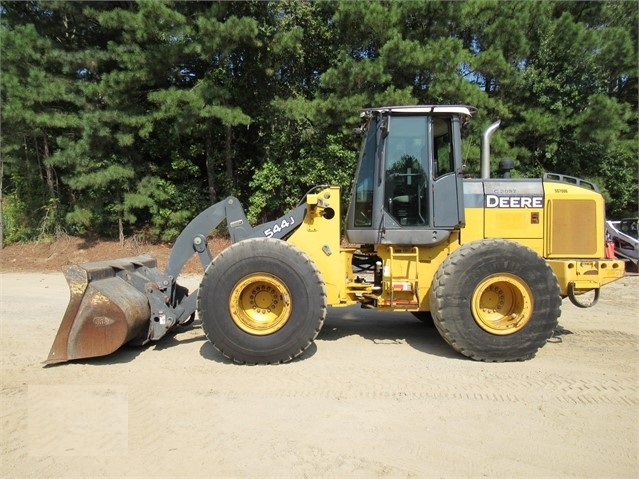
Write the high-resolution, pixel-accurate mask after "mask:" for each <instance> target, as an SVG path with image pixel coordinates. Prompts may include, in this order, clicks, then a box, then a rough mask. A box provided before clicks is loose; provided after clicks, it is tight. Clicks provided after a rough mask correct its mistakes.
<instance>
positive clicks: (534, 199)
mask: <svg viewBox="0 0 639 479" xmlns="http://www.w3.org/2000/svg"><path fill="white" fill-rule="evenodd" d="M543 207H544V198H543V196H497V195H486V208H543Z"/></svg>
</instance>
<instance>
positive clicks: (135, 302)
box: [45, 255, 156, 364]
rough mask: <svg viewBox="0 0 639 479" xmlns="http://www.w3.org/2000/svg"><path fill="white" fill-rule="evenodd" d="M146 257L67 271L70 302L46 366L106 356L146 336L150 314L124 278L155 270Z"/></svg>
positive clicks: (145, 300) (139, 294) (144, 301)
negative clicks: (150, 269) (151, 269)
mask: <svg viewBox="0 0 639 479" xmlns="http://www.w3.org/2000/svg"><path fill="white" fill-rule="evenodd" d="M155 266H156V260H155V259H154V258H153V257H151V256H148V255H142V256H136V257H133V258H122V259H117V260H112V261H100V262H97V263H85V264H81V265H74V266H70V267H68V268H66V269H65V270H64V275H65V277H66V279H67V282H68V283H69V290H70V299H69V305H68V306H67V310H66V312H65V313H64V317H63V318H62V323H61V324H60V328H59V329H58V334H57V335H56V337H55V340H54V341H53V346H51V351H50V352H49V358H48V359H47V360H46V361H45V363H46V364H54V363H60V362H64V361H69V360H72V359H81V358H91V357H96V356H105V355H107V354H110V353H112V352H114V351H116V350H117V349H118V348H120V347H121V346H122V345H123V344H125V343H127V342H129V341H131V340H132V339H136V338H140V337H144V336H145V335H146V334H147V333H148V329H149V321H150V316H151V308H150V306H149V301H148V298H147V296H146V294H144V292H143V291H140V290H139V289H137V288H136V287H134V286H133V285H132V284H131V282H127V281H126V278H127V277H129V276H131V275H135V274H136V273H137V272H138V271H139V272H140V273H142V274H143V272H144V271H146V270H147V269H148V268H154V267H155Z"/></svg>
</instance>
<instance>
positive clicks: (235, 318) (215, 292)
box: [198, 238, 326, 364]
mask: <svg viewBox="0 0 639 479" xmlns="http://www.w3.org/2000/svg"><path fill="white" fill-rule="evenodd" d="M198 314H199V317H200V319H201V320H202V327H203V329H204V332H205V334H206V337H207V338H208V339H209V341H211V343H212V344H213V346H215V348H216V349H218V350H219V351H220V352H221V353H222V354H223V355H224V356H226V357H227V358H229V359H231V360H233V361H234V362H236V363H240V364H273V363H285V362H288V361H290V360H292V359H293V358H295V357H297V356H299V355H300V354H302V353H303V352H304V351H305V350H306V349H307V348H308V347H309V346H310V345H311V344H312V342H313V340H314V339H315V337H316V336H317V334H318V333H319V331H320V329H321V328H322V325H323V324H324V318H325V317H326V288H325V286H324V282H323V280H322V278H321V275H320V273H319V271H318V270H317V268H316V266H315V264H314V263H313V262H312V260H311V259H310V258H309V257H308V256H307V255H306V254H305V253H304V252H302V251H301V250H299V249H298V248H296V247H295V246H293V245H291V244H289V243H286V242H284V241H281V240H276V239H268V238H252V239H247V240H244V241H240V242H238V243H235V244H233V245H231V246H230V247H228V248H227V249H226V250H224V251H223V252H222V253H220V254H219V255H218V256H217V257H216V258H215V259H214V260H213V261H212V262H211V264H210V265H209V266H208V267H207V269H206V272H205V274H204V278H203V279H202V283H201V285H200V289H199V292H198Z"/></svg>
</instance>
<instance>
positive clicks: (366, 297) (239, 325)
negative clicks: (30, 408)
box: [46, 105, 624, 364]
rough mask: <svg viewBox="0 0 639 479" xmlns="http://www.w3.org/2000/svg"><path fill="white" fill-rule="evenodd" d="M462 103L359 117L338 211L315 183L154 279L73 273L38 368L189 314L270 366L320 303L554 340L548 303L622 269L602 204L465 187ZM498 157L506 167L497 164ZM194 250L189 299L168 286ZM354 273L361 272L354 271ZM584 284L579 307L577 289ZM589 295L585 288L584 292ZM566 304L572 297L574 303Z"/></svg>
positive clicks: (183, 252)
mask: <svg viewBox="0 0 639 479" xmlns="http://www.w3.org/2000/svg"><path fill="white" fill-rule="evenodd" d="M474 111H475V110H474V109H473V108H472V107H468V106H459V105H455V106H451V105H440V106H434V105H425V106H397V107H383V108H371V109H366V110H364V111H362V114H361V116H362V127H361V128H360V132H361V134H362V136H363V142H362V148H361V153H360V160H359V166H358V169H357V174H356V178H355V182H354V186H353V189H352V194H351V200H350V204H349V207H348V211H347V214H346V237H347V239H348V242H349V243H350V244H353V245H354V246H352V247H343V246H342V242H341V238H342V231H341V228H340V223H341V221H342V215H341V212H340V190H339V188H338V187H334V186H326V187H324V186H322V187H317V188H316V189H314V190H311V192H309V193H308V194H307V195H306V196H305V198H304V199H303V201H302V202H301V203H300V204H299V206H297V207H296V208H295V209H293V210H292V211H290V212H288V213H287V214H285V215H284V216H282V217H281V218H280V219H278V220H276V221H272V222H270V223H267V224H263V225H260V226H256V227H252V226H250V225H249V223H248V221H247V219H246V216H245V214H244V211H243V209H242V207H241V205H240V203H239V202H238V200H237V199H236V198H233V197H229V198H226V199H225V200H223V201H221V202H219V203H217V204H214V205H213V206H211V207H209V208H208V209H206V210H205V211H203V212H202V213H200V214H199V215H198V216H197V217H196V218H195V219H194V220H193V221H191V223H190V224H189V225H188V226H187V227H186V228H185V229H184V231H183V232H182V233H181V234H180V236H179V237H178V239H177V240H176V242H175V245H174V247H173V249H172V251H171V255H170V257H169V259H168V262H167V265H166V268H165V269H164V271H160V270H159V269H158V268H157V266H156V261H155V259H153V258H152V257H149V256H138V257H133V258H124V259H119V260H114V261H104V262H98V263H90V264H83V265H79V266H72V267H70V268H68V269H67V270H66V271H65V275H66V278H67V281H68V283H69V288H70V291H71V298H70V302H69V306H68V309H67V311H66V313H65V315H64V318H63V320H62V323H61V325H60V329H59V331H58V334H57V336H56V338H55V340H54V343H53V346H52V348H51V352H50V354H49V357H48V360H47V361H46V362H47V363H58V362H63V361H68V360H73V359H78V358H88V357H94V356H102V355H107V354H110V353H112V352H114V351H116V350H117V349H118V348H119V347H120V346H122V345H123V344H125V343H128V342H133V343H139V344H144V343H147V342H149V341H155V340H159V339H160V338H162V336H164V335H165V334H166V333H167V332H168V331H169V330H170V329H171V328H173V327H175V326H177V325H184V324H187V323H188V322H189V321H190V320H191V319H192V318H193V316H194V314H195V313H196V312H197V315H198V316H199V318H200V320H201V322H202V327H203V329H204V332H205V333H206V336H207V338H208V339H209V340H210V341H211V342H212V343H213V345H214V346H215V347H216V348H217V349H218V350H219V351H220V352H221V353H222V354H223V355H224V356H226V357H228V358H230V359H232V360H233V361H235V362H237V363H249V364H257V363H259V364H268V363H283V362H287V361H290V360H291V359H293V358H295V357H297V356H299V355H300V354H302V353H303V352H304V351H305V350H306V349H307V348H308V347H309V345H310V344H311V343H312V342H313V340H314V339H315V337H316V336H317V334H318V333H319V331H320V329H321V328H322V325H323V323H324V319H325V317H326V312H327V306H348V305H353V304H357V303H359V304H361V305H362V306H363V307H365V308H372V309H378V310H383V311H397V312H412V313H413V314H414V315H415V316H417V317H418V318H421V319H430V318H432V321H433V322H434V324H435V326H436V327H437V330H438V331H439V333H440V334H441V335H442V337H443V338H444V340H445V341H446V342H447V343H448V344H450V346H451V347H452V348H453V349H454V350H456V351H458V352H459V353H461V354H463V355H465V356H467V357H470V358H472V359H476V360H481V361H517V360H525V359H528V358H531V357H533V356H534V355H535V353H536V351H537V350H538V349H539V348H540V347H541V346H543V345H544V343H545V342H546V341H547V340H548V338H550V337H551V336H552V334H553V331H554V329H555V328H556V326H557V321H558V318H559V315H560V306H561V303H562V298H565V297H568V298H570V300H571V301H572V302H573V303H575V304H576V305H577V306H582V307H586V306H589V305H591V304H592V303H594V302H595V301H594V300H596V298H597V296H598V293H599V289H600V287H601V286H602V285H604V284H606V283H609V282H611V281H614V280H616V279H618V278H620V277H622V276H623V274H624V268H623V263H622V262H621V261H617V260H609V259H605V258H604V246H605V245H604V201H603V198H602V195H601V194H600V193H599V192H598V190H597V187H596V186H595V185H593V184H592V183H589V182H587V181H584V180H580V179H577V178H573V177H569V176H563V175H553V174H547V175H545V176H544V177H543V178H540V179H510V178H508V176H509V175H508V172H507V171H506V175H505V176H506V177H505V178H499V179H497V178H490V174H489V171H490V158H489V151H490V146H489V140H490V137H491V135H492V134H493V132H494V131H495V129H496V128H497V127H498V122H497V123H494V124H493V125H491V126H490V127H489V128H488V129H487V130H486V131H485V132H484V134H483V137H482V160H481V161H482V166H481V173H482V174H481V179H464V177H463V173H462V144H461V132H460V131H461V127H462V124H463V123H464V122H466V121H468V120H469V119H470V117H471V116H472V114H473V113H474ZM507 163H508V162H504V164H503V165H502V166H503V167H504V169H505V170H508V169H509V168H510V166H509V165H508V164H507ZM223 221H226V224H227V226H228V230H229V232H230V235H231V239H232V245H231V246H230V247H228V248H227V249H226V250H224V251H222V252H221V253H220V254H219V255H218V256H217V257H215V258H213V257H212V255H211V253H210V251H209V249H208V247H207V235H208V234H209V233H210V232H211V231H212V230H213V229H214V228H215V227H217V226H218V225H219V224H220V223H221V222H223ZM193 254H196V255H198V256H199V259H200V261H201V263H202V267H203V269H204V275H203V278H202V280H201V283H200V285H199V288H198V289H197V290H196V291H193V292H190V293H189V292H188V291H187V290H186V288H184V287H181V286H180V285H179V284H178V283H177V281H176V280H177V278H178V276H179V274H180V271H181V269H182V267H183V266H184V264H185V263H186V261H187V260H188V259H189V258H190V257H191V255H193ZM354 264H355V265H360V266H361V265H362V264H367V265H369V266H370V267H371V270H370V274H363V273H362V275H361V276H360V274H359V273H357V272H354ZM589 291H594V292H595V293H594V300H592V301H590V303H591V304H588V303H587V302H585V301H584V300H583V299H582V298H583V296H581V295H582V294H583V293H586V292H589ZM592 295H593V294H591V295H589V296H592ZM580 296H581V297H580Z"/></svg>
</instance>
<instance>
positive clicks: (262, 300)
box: [229, 273, 291, 336]
mask: <svg viewBox="0 0 639 479" xmlns="http://www.w3.org/2000/svg"><path fill="white" fill-rule="evenodd" d="M290 298H291V294H290V292H289V290H288V288H287V287H286V285H285V284H284V283H283V282H282V280H280V279H279V278H277V277H276V276H273V275H270V274H268V273H255V274H250V275H248V276H245V277H244V278H242V279H241V280H240V281H238V282H237V284H236V285H235V286H234V287H233V290H232V291H231V297H230V299H229V310H230V311H231V317H232V318H233V321H234V322H235V324H236V325H237V326H238V327H239V328H240V329H242V330H243V331H246V332H247V333H249V334H254V335H257V336H265V335H267V334H272V333H274V332H276V331H278V330H279V329H281V328H282V327H283V326H284V325H285V324H286V322H287V321H288V319H289V317H290V315H291V299H290Z"/></svg>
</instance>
